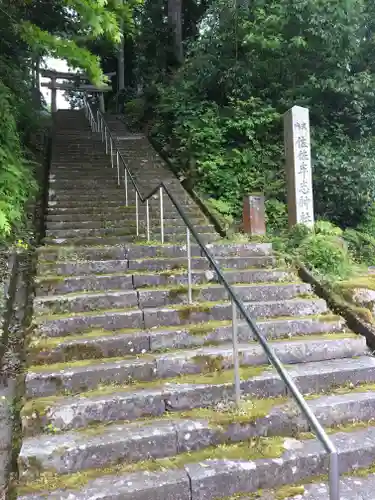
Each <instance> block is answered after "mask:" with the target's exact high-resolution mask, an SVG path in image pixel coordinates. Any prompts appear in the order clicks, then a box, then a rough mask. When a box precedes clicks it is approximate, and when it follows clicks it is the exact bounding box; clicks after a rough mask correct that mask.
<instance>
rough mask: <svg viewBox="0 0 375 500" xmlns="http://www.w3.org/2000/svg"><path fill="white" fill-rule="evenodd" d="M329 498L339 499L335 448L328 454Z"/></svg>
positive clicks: (337, 461) (338, 473)
mask: <svg viewBox="0 0 375 500" xmlns="http://www.w3.org/2000/svg"><path fill="white" fill-rule="evenodd" d="M329 499H330V500H340V471H339V457H338V454H337V450H335V451H331V453H330V456H329Z"/></svg>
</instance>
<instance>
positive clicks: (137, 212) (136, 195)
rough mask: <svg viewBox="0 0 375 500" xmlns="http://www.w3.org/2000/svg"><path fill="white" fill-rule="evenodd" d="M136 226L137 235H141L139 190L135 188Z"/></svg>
mask: <svg viewBox="0 0 375 500" xmlns="http://www.w3.org/2000/svg"><path fill="white" fill-rule="evenodd" d="M135 226H136V231H137V236H139V203H138V191H137V190H135Z"/></svg>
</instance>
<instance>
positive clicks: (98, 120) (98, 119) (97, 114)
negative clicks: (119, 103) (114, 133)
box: [96, 110, 100, 132]
mask: <svg viewBox="0 0 375 500" xmlns="http://www.w3.org/2000/svg"><path fill="white" fill-rule="evenodd" d="M96 123H97V124H98V130H97V131H98V132H100V114H99V110H97V111H96Z"/></svg>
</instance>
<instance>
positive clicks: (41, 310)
mask: <svg viewBox="0 0 375 500" xmlns="http://www.w3.org/2000/svg"><path fill="white" fill-rule="evenodd" d="M233 288H234V290H235V292H236V293H237V296H238V297H239V298H240V299H241V300H242V301H244V302H259V301H272V300H273V301H275V300H290V299H293V298H296V297H299V296H301V295H307V294H308V295H311V286H310V285H308V284H305V283H288V284H277V285H275V284H271V285H248V284H243V285H234V287H233ZM192 295H193V299H194V301H195V302H220V301H223V300H228V293H227V292H226V290H225V288H224V287H223V285H220V284H216V285H212V284H211V285H202V286H194V287H193V288H192ZM187 303H188V289H187V287H186V286H179V287H176V288H166V289H144V290H137V291H136V290H133V291H130V290H111V289H107V290H106V291H105V292H96V293H89V292H87V291H84V292H81V293H70V294H66V295H54V296H48V297H40V298H37V299H36V300H35V301H34V313H35V314H36V315H37V316H42V315H45V314H64V313H69V312H72V313H79V312H85V311H99V310H101V309H117V308H119V309H121V308H123V307H125V308H126V307H135V306H139V307H140V308H141V309H145V308H149V307H153V308H154V307H164V306H166V305H174V304H187Z"/></svg>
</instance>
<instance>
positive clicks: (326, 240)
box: [296, 233, 353, 279]
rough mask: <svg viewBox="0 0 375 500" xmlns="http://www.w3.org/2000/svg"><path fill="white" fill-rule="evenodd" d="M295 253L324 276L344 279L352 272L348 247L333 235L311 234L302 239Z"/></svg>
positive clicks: (309, 266)
mask: <svg viewBox="0 0 375 500" xmlns="http://www.w3.org/2000/svg"><path fill="white" fill-rule="evenodd" d="M296 255H297V257H298V258H299V259H300V260H301V261H302V262H303V263H304V264H305V265H306V266H307V267H308V268H309V269H311V270H313V271H316V272H317V273H319V274H321V275H324V276H325V277H334V278H341V279H344V278H347V277H348V276H350V274H351V272H352V268H353V263H352V261H351V257H350V254H349V252H348V249H347V247H346V245H345V244H343V242H342V241H341V240H339V239H338V238H337V237H335V236H328V235H326V234H322V233H321V234H311V235H310V236H307V238H305V239H304V240H303V241H302V243H301V244H300V246H299V247H298V249H297V251H296Z"/></svg>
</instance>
